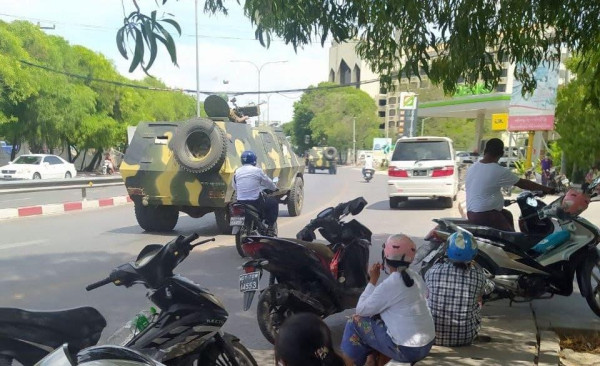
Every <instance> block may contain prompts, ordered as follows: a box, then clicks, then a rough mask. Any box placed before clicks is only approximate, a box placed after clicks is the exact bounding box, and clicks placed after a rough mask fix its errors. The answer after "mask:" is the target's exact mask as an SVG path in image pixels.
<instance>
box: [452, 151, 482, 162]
mask: <svg viewBox="0 0 600 366" xmlns="http://www.w3.org/2000/svg"><path fill="white" fill-rule="evenodd" d="M478 160H479V154H476V153H473V152H468V151H457V152H456V162H457V163H459V164H472V163H475V162H476V161H478Z"/></svg>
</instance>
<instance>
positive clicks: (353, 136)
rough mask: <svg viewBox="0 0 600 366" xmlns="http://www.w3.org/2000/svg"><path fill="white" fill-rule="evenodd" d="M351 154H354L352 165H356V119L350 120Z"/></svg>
mask: <svg viewBox="0 0 600 366" xmlns="http://www.w3.org/2000/svg"><path fill="white" fill-rule="evenodd" d="M352 154H354V165H356V117H354V118H353V119H352Z"/></svg>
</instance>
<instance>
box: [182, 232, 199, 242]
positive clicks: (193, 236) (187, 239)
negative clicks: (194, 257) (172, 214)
mask: <svg viewBox="0 0 600 366" xmlns="http://www.w3.org/2000/svg"><path fill="white" fill-rule="evenodd" d="M199 236H200V235H198V234H197V233H192V234H190V235H188V236H185V237H183V239H181V241H180V242H179V243H181V244H190V243H191V242H193V241H194V240H196V239H198V237H199Z"/></svg>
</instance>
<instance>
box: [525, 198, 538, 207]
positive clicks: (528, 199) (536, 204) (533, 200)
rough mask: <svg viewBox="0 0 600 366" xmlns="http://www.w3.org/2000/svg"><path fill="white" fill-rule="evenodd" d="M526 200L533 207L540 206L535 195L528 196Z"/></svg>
mask: <svg viewBox="0 0 600 366" xmlns="http://www.w3.org/2000/svg"><path fill="white" fill-rule="evenodd" d="M526 202H527V204H528V205H529V206H531V207H537V206H538V201H537V200H536V199H535V198H533V197H529V198H527V201H526Z"/></svg>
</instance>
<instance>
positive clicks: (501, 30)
mask: <svg viewBox="0 0 600 366" xmlns="http://www.w3.org/2000/svg"><path fill="white" fill-rule="evenodd" d="M167 1H168V0H162V4H163V5H164V4H165V3H166V2H167ZM171 1H172V0H171ZM132 3H133V5H134V6H135V9H134V11H133V12H132V13H131V14H130V15H129V17H126V19H125V25H124V27H123V28H122V29H121V30H120V31H119V32H120V33H122V32H123V29H127V32H128V33H129V35H130V36H131V39H132V43H135V47H136V56H137V54H138V52H137V50H138V48H140V49H141V51H142V55H143V49H144V47H146V46H147V47H148V48H149V50H150V54H151V55H152V54H156V52H157V49H158V47H159V45H157V43H156V39H158V40H160V41H161V42H162V40H161V39H160V38H158V37H166V33H168V32H167V31H166V30H165V29H164V28H160V27H159V25H160V23H161V21H160V20H158V19H157V18H156V13H155V12H153V13H151V15H150V16H147V15H145V14H144V12H143V11H141V10H140V8H139V7H138V6H137V2H136V1H135V0H132ZM238 3H240V4H241V5H242V6H243V8H244V12H245V14H246V16H247V17H248V18H250V21H251V22H252V23H253V25H254V26H255V28H256V31H255V36H256V38H257V39H258V40H260V42H261V43H262V44H263V45H265V46H267V47H268V46H269V45H270V42H271V40H272V39H273V38H274V37H279V38H282V39H283V40H284V41H285V42H286V44H291V45H292V46H293V47H294V49H297V48H298V47H301V46H303V45H306V44H309V43H311V42H313V41H314V40H320V42H321V44H322V45H325V42H326V41H327V39H328V38H331V39H333V40H334V41H336V42H343V41H346V40H350V39H355V38H358V39H359V44H358V48H357V50H358V53H359V55H360V56H361V58H363V59H364V60H366V61H368V62H369V64H370V65H371V66H372V68H373V70H374V71H375V72H376V73H378V74H380V75H381V77H382V81H383V82H384V84H387V86H389V85H390V84H391V82H392V80H393V79H394V78H400V77H401V76H403V75H408V76H410V75H418V74H419V68H422V69H423V72H425V73H426V74H427V75H428V76H429V78H430V79H431V80H432V81H433V82H434V83H436V84H441V85H442V86H443V88H444V90H445V91H446V92H447V93H449V94H453V92H454V90H455V88H456V84H457V83H456V82H457V80H459V78H461V77H463V78H464V79H465V80H466V82H467V83H468V84H471V85H475V84H476V83H477V82H478V81H479V80H483V81H484V82H485V85H486V86H491V87H494V86H495V85H496V84H497V83H498V81H499V80H500V77H501V70H502V64H501V62H502V61H503V60H505V59H506V60H510V61H511V62H513V63H516V64H517V65H518V67H517V69H516V70H515V77H516V78H517V79H519V80H521V81H522V82H523V85H524V90H525V91H531V90H533V89H534V88H535V86H536V82H535V80H534V78H533V70H535V69H536V68H537V66H538V65H539V64H540V63H541V62H543V61H544V60H556V59H558V58H560V49H561V47H562V46H565V45H566V46H567V47H569V48H571V49H572V50H575V51H577V52H584V53H585V52H588V51H590V50H594V49H596V44H597V43H598V41H599V40H600V23H599V22H598V18H599V17H600V6H599V5H598V2H597V1H590V0H566V1H546V0H512V1H496V0H487V1H482V0H455V1H449V0H441V1H440V0H403V1H389V0H348V1H334V0H329V1H323V0H303V1H285V0H245V1H243V2H238ZM204 4H205V5H204V10H205V12H208V13H224V14H227V8H226V6H225V2H224V0H205V3H204ZM171 21H172V20H171ZM163 23H164V21H163ZM173 26H174V27H175V25H173ZM176 30H177V31H179V27H178V25H177V27H176ZM121 38H122V37H121ZM121 38H119V37H117V44H118V46H119V49H122V47H123V43H122V40H121ZM152 40H154V42H152ZM167 40H168V38H167ZM144 42H145V43H144ZM163 43H164V42H163ZM167 43H168V44H169V45H171V46H167V49H168V50H169V53H170V55H171V57H172V55H173V52H174V47H175V46H174V43H171V42H167ZM145 44H146V46H145ZM165 45H166V44H165ZM491 50H495V51H496V54H497V56H494V55H493V54H492V52H491ZM432 53H433V54H435V55H436V56H437V57H436V58H434V59H432ZM597 56H598V57H595V58H590V59H589V64H588V65H590V66H592V67H594V66H597V65H599V64H600V55H597ZM430 61H431V62H430ZM136 62H138V63H139V57H138V58H137V59H136V58H135V57H134V59H133V60H132V68H135V66H136V65H137V64H136ZM147 68H149V65H147V66H146V69H145V70H147ZM596 76H600V73H599V74H597V75H596ZM591 83H592V85H594V86H595V87H592V88H590V90H591V91H594V94H593V95H594V96H595V97H596V98H598V97H600V77H596V78H594V79H592V80H591Z"/></svg>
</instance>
